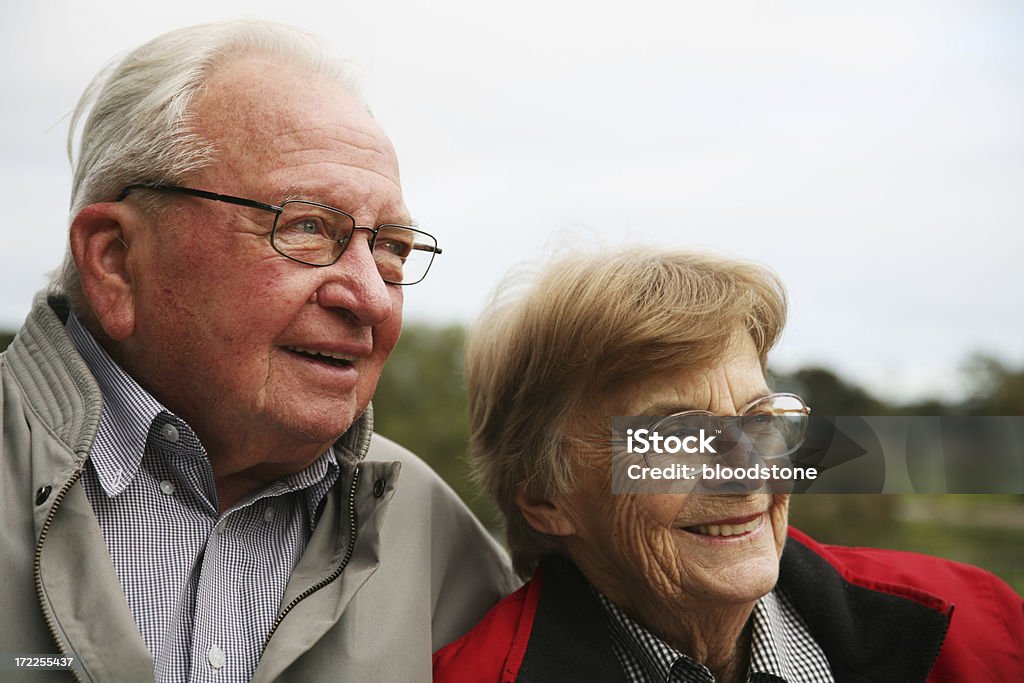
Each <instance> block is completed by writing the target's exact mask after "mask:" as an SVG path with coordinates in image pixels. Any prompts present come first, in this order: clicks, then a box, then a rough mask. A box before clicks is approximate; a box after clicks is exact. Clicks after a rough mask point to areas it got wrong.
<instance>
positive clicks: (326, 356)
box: [285, 346, 355, 368]
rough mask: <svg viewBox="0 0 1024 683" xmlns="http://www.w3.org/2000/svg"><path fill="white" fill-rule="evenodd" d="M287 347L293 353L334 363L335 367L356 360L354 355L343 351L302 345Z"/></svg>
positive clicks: (344, 365) (346, 364)
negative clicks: (315, 349) (321, 349)
mask: <svg viewBox="0 0 1024 683" xmlns="http://www.w3.org/2000/svg"><path fill="white" fill-rule="evenodd" d="M285 348H286V349H288V350H289V351H291V352H292V353H295V354H298V355H300V356H305V357H306V358H309V359H310V360H316V361H320V362H321V363H327V364H328V365H334V366H335V367H339V368H343V367H348V366H350V365H352V362H353V361H355V358H354V357H353V356H348V355H345V354H343V353H334V352H332V351H314V350H313V349H306V348H303V347H301V346H286V347H285Z"/></svg>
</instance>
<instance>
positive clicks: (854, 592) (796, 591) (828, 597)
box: [779, 535, 952, 683]
mask: <svg viewBox="0 0 1024 683" xmlns="http://www.w3.org/2000/svg"><path fill="white" fill-rule="evenodd" d="M801 537H802V535H801ZM814 545H816V544H814V543H813V541H810V539H808V545H805V544H804V543H802V542H800V541H798V540H796V539H795V538H793V537H792V536H791V537H790V538H789V539H787V541H786V548H785V550H784V551H783V553H782V564H781V566H780V568H779V585H780V586H782V588H783V589H784V590H785V591H786V594H787V595H788V596H789V597H790V599H791V600H792V601H793V604H794V605H795V606H796V609H797V611H798V612H799V613H800V616H802V617H803V618H804V621H806V622H807V626H808V627H809V629H810V631H811V633H812V634H813V635H814V639H815V640H816V641H817V642H818V644H819V645H820V646H821V649H822V650H824V651H825V655H826V656H827V657H828V661H829V664H830V665H831V667H832V675H833V676H834V677H835V679H836V681H837V682H838V683H860V682H861V681H864V682H867V681H907V682H909V681H924V680H925V679H926V678H928V672H929V671H931V669H932V666H933V665H934V664H935V659H936V658H937V657H938V655H939V649H940V648H941V647H942V642H943V640H945V638H946V631H947V629H948V628H949V619H950V615H951V613H952V609H950V610H949V612H945V613H944V612H940V611H937V610H935V609H932V608H930V607H926V606H925V605H922V604H920V603H918V602H915V601H913V600H910V599H908V598H905V597H901V596H898V595H894V594H891V593H886V592H883V591H881V590H874V589H871V588H865V587H863V586H858V585H855V584H853V583H851V582H849V581H846V580H845V579H843V577H842V576H840V574H839V572H838V571H836V569H835V568H834V567H833V566H832V565H831V564H829V563H828V562H827V561H826V560H825V559H824V558H823V557H821V556H820V555H819V554H818V553H816V552H815V551H814V548H813V547H810V546H814Z"/></svg>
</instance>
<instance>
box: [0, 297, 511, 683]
mask: <svg viewBox="0 0 1024 683" xmlns="http://www.w3.org/2000/svg"><path fill="white" fill-rule="evenodd" d="M63 317H66V304H65V303H64V302H63V301H61V300H59V299H57V298H51V299H50V300H47V299H46V297H45V296H43V295H40V297H39V298H37V300H36V304H35V307H34V308H33V310H32V312H31V314H30V315H29V317H28V319H27V321H26V323H25V326H24V327H23V328H22V329H21V331H20V332H19V334H18V336H17V338H16V339H15V340H14V342H13V343H12V344H11V346H10V347H9V348H8V350H7V351H6V352H5V353H3V354H0V420H2V422H0V427H2V433H3V440H2V442H0V656H3V658H4V661H0V667H3V670H0V678H2V679H3V680H5V681H6V680H15V679H22V678H23V679H25V680H31V681H37V682H42V681H48V680H68V679H69V675H68V672H67V671H49V672H43V671H27V670H24V669H11V668H8V667H9V666H10V665H11V658H12V657H13V656H15V655H19V656H21V655H61V656H68V657H74V662H75V664H74V666H75V668H74V674H75V677H76V678H77V679H78V680H81V681H132V682H134V681H144V680H152V676H153V661H152V657H151V656H150V654H149V652H148V651H147V649H146V647H145V644H144V643H143V641H142V637H141V636H140V635H139V632H138V629H137V628H136V625H135V622H134V619H133V617H132V614H131V612H130V611H129V608H128V604H127V602H126V601H125V598H124V596H123V594H122V592H121V587H120V584H119V583H118V580H117V576H116V575H115V573H114V567H113V565H112V563H111V561H110V558H109V556H108V554H107V550H106V546H105V544H104V541H103V537H102V535H101V532H100V527H99V525H98V524H97V522H96V519H95V517H94V516H93V513H92V508H91V507H90V505H89V501H88V500H87V499H86V496H85V492H84V491H83V489H82V486H81V484H79V483H78V478H79V476H80V474H81V472H82V468H83V467H84V466H85V463H86V460H87V459H88V457H89V449H90V448H91V446H92V442H93V440H94V438H95V436H96V430H97V426H98V425H99V420H100V414H101V411H102V405H103V399H102V396H101V393H100V390H99V388H98V387H97V385H96V383H95V381H94V380H93V378H92V375H91V374H90V373H89V369H88V367H87V366H86V364H85V362H84V361H83V360H82V358H81V357H80V356H79V355H78V353H77V351H76V350H75V347H74V346H73V344H72V343H71V340H70V339H69V338H68V336H67V334H66V333H65V331H64V324H63V320H62V318H63ZM337 446H338V447H337V452H338V454H339V460H340V461H341V462H342V474H341V476H340V477H339V480H338V483H337V484H336V485H335V487H334V488H333V489H332V490H331V492H330V493H329V494H328V497H327V501H326V508H325V510H324V514H323V517H322V518H321V520H320V522H319V524H318V525H317V527H316V531H315V532H314V534H313V537H312V538H311V540H310V542H309V545H308V546H307V548H306V551H305V554H304V555H303V556H302V559H301V560H300V562H299V564H298V566H297V567H296V568H295V570H294V571H293V572H292V576H291V580H290V581H289V583H288V587H287V589H286V591H285V596H284V600H283V602H282V607H281V611H280V614H279V616H278V624H277V626H276V628H275V630H274V631H273V633H272V635H271V637H270V639H269V641H268V643H267V647H266V650H265V651H264V654H263V657H262V659H261V660H260V663H259V666H258V668H257V669H256V674H255V678H254V680H255V681H303V682H307V681H327V680H330V681H387V682H393V681H401V682H403V683H404V682H406V681H429V680H430V656H431V653H432V652H433V651H434V650H436V649H437V648H439V647H441V646H442V645H444V644H446V643H448V642H449V641H451V640H454V639H455V638H457V637H459V636H460V635H462V634H463V633H464V632H466V631H468V630H469V629H470V628H471V627H472V626H473V625H474V624H475V623H476V622H477V621H478V620H479V619H480V617H481V616H483V614H484V613H486V612H487V610H488V609H489V608H490V607H491V605H493V604H494V603H495V602H496V601H497V600H498V599H499V598H501V597H502V596H503V595H505V594H506V593H508V592H510V591H511V590H513V589H514V588H515V586H516V583H517V582H516V581H515V579H514V578H513V575H512V572H511V570H510V568H509V565H508V561H507V558H506V556H505V553H504V552H503V551H502V550H501V548H500V547H499V546H498V545H497V544H496V543H495V542H494V541H493V540H492V539H491V537H490V536H489V535H488V534H487V532H486V531H485V530H484V529H483V528H482V527H481V526H480V524H479V523H478V522H477V521H476V519H475V518H474V517H473V516H472V515H471V514H470V512H469V511H468V510H467V509H466V508H465V506H464V505H463V504H462V503H461V502H460V501H459V500H458V498H457V497H456V496H455V494H454V493H453V492H452V490H451V489H450V488H448V487H447V486H446V485H445V484H444V483H443V482H442V481H441V480H440V479H439V478H438V477H437V475H436V474H434V473H433V472H432V471H431V470H430V469H429V468H428V467H427V466H426V465H425V464H424V463H423V462H422V461H420V460H419V459H418V458H417V457H416V456H415V455H413V454H412V453H410V452H408V451H406V450H405V449H403V448H401V447H400V446H397V445H396V444H394V443H392V442H390V441H388V440H387V439H385V438H383V437H381V436H379V435H376V434H373V433H372V413H371V411H370V410H368V411H367V414H366V415H364V416H363V418H361V419H360V420H359V421H358V422H357V423H356V424H355V425H353V426H352V428H351V429H350V430H349V431H348V432H347V433H346V434H345V435H344V436H343V437H342V438H341V439H340V440H339V441H338V444H337ZM399 480H401V481H399ZM350 528H354V529H355V542H354V543H352V544H350V543H349V537H350V533H349V529H350Z"/></svg>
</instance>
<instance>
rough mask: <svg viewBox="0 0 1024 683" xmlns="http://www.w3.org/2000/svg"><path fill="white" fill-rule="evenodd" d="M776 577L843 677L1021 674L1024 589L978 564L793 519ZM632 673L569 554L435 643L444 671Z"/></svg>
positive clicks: (472, 675) (441, 678) (590, 676)
mask: <svg viewBox="0 0 1024 683" xmlns="http://www.w3.org/2000/svg"><path fill="white" fill-rule="evenodd" d="M779 585H780V586H782V587H783V588H784V589H785V590H786V593H787V595H788V596H789V597H790V598H791V599H792V601H793V603H794V605H795V606H796V608H797V611H799V612H800V614H801V616H803V618H804V620H805V621H806V622H807V625H808V627H809V628H810V631H811V633H812V634H813V635H814V638H815V640H816V641H817V642H818V644H819V645H820V646H821V648H822V650H824V652H825V655H826V656H827V657H828V660H829V664H830V665H831V666H832V674H833V676H834V677H835V679H836V681H837V682H838V683H847V682H860V681H865V682H866V681H876V682H888V681H894V682H898V683H904V682H908V681H942V682H949V683H959V682H969V683H974V682H975V681H993V682H999V683H1007V682H1013V681H1024V601H1022V600H1021V597H1020V596H1019V595H1017V594H1016V593H1015V592H1014V591H1013V590H1012V589H1011V588H1010V587H1009V586H1007V585H1006V584H1005V583H1003V582H1002V581H1000V580H999V579H997V578H996V577H994V576H992V575H991V574H989V573H987V572H985V571H982V570H981V569H977V568H976V567H971V566H969V565H964V564H959V563H957V562H950V561H948V560H941V559H937V558H933V557H928V556H926V555H918V554H915V553H905V552H898V551H892V550H875V549H872V548H844V547H840V546H830V545H822V544H819V543H817V542H815V541H814V540H812V539H811V538H809V537H807V536H806V535H804V534H803V533H801V532H800V531H797V530H795V529H791V530H790V534H789V539H788V540H787V541H786V548H785V551H784V552H783V554H782V562H781V566H780V569H779ZM624 680H625V678H624V675H623V673H622V670H621V669H620V667H619V664H618V660H617V659H616V658H615V655H614V654H613V652H612V648H611V643H610V639H609V636H608V633H607V628H606V627H605V622H604V615H603V612H602V610H601V606H600V605H599V604H598V603H597V600H596V599H595V598H594V597H593V594H592V592H591V591H590V589H589V587H588V586H587V584H586V581H585V580H584V579H583V577H582V575H581V574H580V573H579V571H578V570H577V569H576V568H575V567H574V566H573V565H572V564H570V563H568V562H563V561H552V562H546V563H545V564H544V565H543V566H542V567H541V568H540V569H539V570H538V572H537V574H535V575H534V577H533V579H532V580H531V581H530V582H529V583H527V584H526V585H525V586H523V587H522V588H521V589H519V590H518V591H516V592H515V593H513V594H512V595H510V596H508V597H507V598H505V599H504V600H502V601H501V602H500V603H498V604H497V605H496V606H495V607H494V608H493V609H492V610H491V611H490V612H489V613H488V614H487V615H486V616H485V617H484V619H483V620H482V621H481V622H480V623H479V624H478V625H477V626H476V628H474V629H473V630H472V631H470V632H469V633H467V634H466V635H465V636H463V637H462V638H461V639H459V640H457V641H455V642H454V643H451V644H450V645H447V646H446V647H444V648H442V649H440V650H438V651H437V652H436V653H435V654H434V681H435V682H440V683H444V682H447V681H451V682H453V683H474V682H477V681H479V682H481V683H495V682H497V681H501V682H502V683H505V682H508V683H511V682H512V681H530V682H535V683H541V682H543V681H551V682H552V683H554V682H555V681H557V682H558V683H564V682H565V681H587V682H588V683H589V682H591V681H594V682H597V681H624Z"/></svg>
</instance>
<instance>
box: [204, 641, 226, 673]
mask: <svg viewBox="0 0 1024 683" xmlns="http://www.w3.org/2000/svg"><path fill="white" fill-rule="evenodd" d="M206 658H207V659H208V660H210V666H212V667H213V668H214V669H220V668H221V667H223V666H224V663H225V662H226V661H227V659H228V658H227V657H226V656H225V655H224V650H222V649H220V646H219V645H214V646H212V647H211V648H210V651H209V652H208V653H206Z"/></svg>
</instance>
